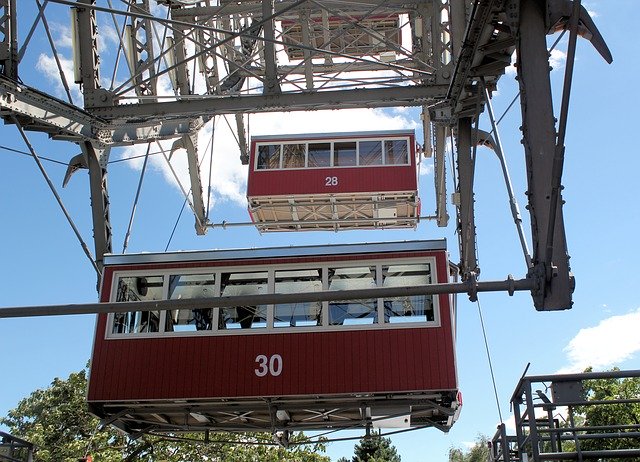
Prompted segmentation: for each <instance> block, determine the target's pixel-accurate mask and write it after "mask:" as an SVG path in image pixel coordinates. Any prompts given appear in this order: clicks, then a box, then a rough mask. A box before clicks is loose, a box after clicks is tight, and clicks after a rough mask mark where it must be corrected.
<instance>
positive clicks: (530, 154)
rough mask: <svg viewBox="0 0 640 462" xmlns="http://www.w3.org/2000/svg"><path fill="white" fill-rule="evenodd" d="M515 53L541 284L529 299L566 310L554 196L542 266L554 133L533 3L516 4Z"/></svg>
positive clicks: (564, 258) (569, 280) (542, 39)
mask: <svg viewBox="0 0 640 462" xmlns="http://www.w3.org/2000/svg"><path fill="white" fill-rule="evenodd" d="M517 53H518V64H517V71H518V83H519V85H520V104H521V109H522V132H523V144H524V150H525V159H526V168H527V182H528V184H527V186H528V191H527V196H528V200H529V203H528V209H529V213H530V215H531V227H532V241H533V256H532V257H533V258H532V260H533V261H532V263H533V269H532V270H531V271H530V275H531V276H532V277H534V278H535V279H537V280H538V281H539V284H540V287H539V289H537V290H536V291H535V292H534V294H533V300H534V304H535V307H536V309H538V310H541V311H545V310H561V309H568V308H571V305H572V304H573V302H572V293H573V289H574V279H573V275H572V274H571V272H570V266H569V255H568V253H567V243H566V236H565V229H564V218H563V213H562V197H561V196H560V195H558V196H557V204H554V207H555V216H554V220H555V223H554V226H553V233H554V236H553V248H552V251H551V252H552V253H551V259H550V261H551V265H547V264H546V263H545V262H546V261H547V251H546V245H545V244H546V243H547V232H548V231H547V230H548V227H549V223H550V220H551V217H550V213H551V211H552V210H553V208H552V207H551V204H550V201H551V198H552V171H553V160H554V153H555V149H556V130H555V119H554V115H553V105H552V99H551V97H552V95H551V83H550V79H549V72H550V70H549V56H548V52H547V45H546V29H545V12H544V11H543V9H542V8H541V6H540V5H539V4H538V3H537V2H532V1H527V0H523V1H521V3H520V21H519V31H518V38H517ZM548 266H550V267H548Z"/></svg>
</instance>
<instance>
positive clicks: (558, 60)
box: [549, 48, 567, 70]
mask: <svg viewBox="0 0 640 462" xmlns="http://www.w3.org/2000/svg"><path fill="white" fill-rule="evenodd" d="M566 61H567V54H566V53H565V52H564V51H560V50H558V49H557V48H555V49H553V50H551V54H550V56H549V65H550V66H551V68H552V69H553V70H557V69H562V68H563V67H564V63H565V62H566Z"/></svg>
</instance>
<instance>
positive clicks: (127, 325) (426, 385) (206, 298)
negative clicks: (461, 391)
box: [88, 241, 460, 433]
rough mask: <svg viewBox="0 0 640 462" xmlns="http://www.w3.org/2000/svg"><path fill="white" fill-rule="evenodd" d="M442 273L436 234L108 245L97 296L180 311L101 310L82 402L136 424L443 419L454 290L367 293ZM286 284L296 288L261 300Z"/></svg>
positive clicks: (453, 393)
mask: <svg viewBox="0 0 640 462" xmlns="http://www.w3.org/2000/svg"><path fill="white" fill-rule="evenodd" d="M452 274H453V273H452V269H451V267H450V265H449V263H448V260H447V253H446V249H445V245H444V241H409V242H386V243H378V244H350V245H328V246H308V247H282V248H270V249H246V250H216V251H202V252H176V253H163V254H152V253H149V254H139V255H111V256H107V258H106V259H105V267H104V277H103V282H102V295H101V300H102V301H103V302H116V303H118V302H132V301H139V302H156V301H164V300H169V301H174V303H175V309H166V310H165V309H164V308H167V306H166V305H165V306H163V307H162V308H163V310H151V311H143V310H140V311H123V312H118V313H112V314H109V315H107V314H101V315H99V316H98V323H97V329H96V337H95V345H94V351H93V357H92V363H91V374H90V381H89V391H88V401H89V406H90V408H91V410H92V412H94V413H95V414H96V415H98V416H100V417H101V418H103V419H105V420H106V421H108V422H110V423H113V424H115V425H117V426H119V427H120V428H122V429H124V430H125V431H127V432H132V433H137V432H141V431H142V432H143V431H145V429H148V428H153V429H154V430H167V431H176V430H180V429H183V430H189V431H193V430H198V429H202V430H208V429H212V430H228V431H272V430H273V429H295V430H308V429H322V428H328V427H331V428H343V427H344V428H353V427H354V426H355V427H358V426H368V425H372V426H374V427H416V426H430V425H433V426H437V427H438V428H441V429H444V430H446V429H448V428H449V427H450V426H451V425H452V424H453V422H454V421H455V419H456V418H457V414H458V410H459V404H460V398H459V395H458V382H457V377H456V362H455V350H454V340H455V299H454V296H453V295H450V294H440V295H410V296H394V297H383V298H380V297H377V293H379V291H378V292H377V293H376V290H377V288H381V287H382V288H402V287H417V286H427V285H431V284H435V283H446V282H450V280H451V278H452V277H453V275H452ZM349 290H360V291H361V292H358V296H359V297H360V298H358V299H355V300H344V299H341V297H340V293H343V292H344V291H349ZM332 291H335V292H336V295H335V296H332V294H331V292H332ZM327 293H328V294H329V295H330V296H331V297H330V298H336V299H337V300H327V298H328V297H327V296H326V295H327ZM394 293H395V292H394ZM397 293H400V292H399V291H398V292H397ZM281 294H296V295H295V296H292V297H289V298H288V299H287V300H283V299H282V298H281V299H276V298H272V299H268V297H270V296H271V297H274V296H279V295H281ZM300 294H305V295H308V296H307V297H300ZM314 294H316V295H318V299H317V300H314ZM298 298H300V299H304V300H307V301H296V300H297V299H298ZM309 300H312V301H309ZM169 306H170V307H171V305H169ZM127 309H130V308H127Z"/></svg>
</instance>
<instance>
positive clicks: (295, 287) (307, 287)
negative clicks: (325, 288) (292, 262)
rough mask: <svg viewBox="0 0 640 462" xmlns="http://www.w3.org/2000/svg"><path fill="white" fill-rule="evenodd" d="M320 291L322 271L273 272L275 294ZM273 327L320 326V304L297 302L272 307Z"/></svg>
mask: <svg viewBox="0 0 640 462" xmlns="http://www.w3.org/2000/svg"><path fill="white" fill-rule="evenodd" d="M321 290H322V269H309V270H283V271H276V272H275V293H276V294H295V293H305V292H319V291H321ZM273 309H274V314H273V325H274V327H310V326H321V325H322V302H298V303H285V304H278V305H274V308H273Z"/></svg>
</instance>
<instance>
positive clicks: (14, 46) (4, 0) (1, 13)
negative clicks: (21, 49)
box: [0, 0, 19, 80]
mask: <svg viewBox="0 0 640 462" xmlns="http://www.w3.org/2000/svg"><path fill="white" fill-rule="evenodd" d="M0 21H1V22H0V39H2V41H1V42H0V64H1V65H2V75H3V76H5V77H8V78H10V79H11V80H17V79H18V60H19V58H18V28H17V21H16V0H0Z"/></svg>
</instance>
